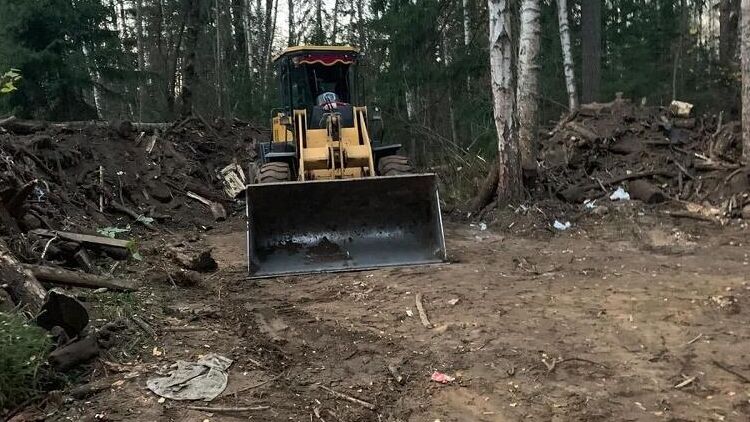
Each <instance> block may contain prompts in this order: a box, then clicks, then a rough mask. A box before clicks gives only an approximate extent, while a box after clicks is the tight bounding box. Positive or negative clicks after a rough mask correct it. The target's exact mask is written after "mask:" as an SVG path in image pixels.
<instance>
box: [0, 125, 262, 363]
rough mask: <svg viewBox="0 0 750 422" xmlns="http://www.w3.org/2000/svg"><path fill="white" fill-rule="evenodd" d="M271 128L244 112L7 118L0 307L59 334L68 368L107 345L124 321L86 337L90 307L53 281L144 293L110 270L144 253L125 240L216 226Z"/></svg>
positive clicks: (181, 252)
mask: <svg viewBox="0 0 750 422" xmlns="http://www.w3.org/2000/svg"><path fill="white" fill-rule="evenodd" d="M268 135H269V134H268V133H267V132H264V131H260V130H258V129H256V128H255V127H254V126H252V125H250V124H248V123H245V122H241V121H238V120H232V121H227V120H216V121H214V122H212V123H207V122H205V121H204V120H203V119H201V118H199V117H191V118H187V119H184V120H182V121H179V122H176V123H174V124H161V123H130V122H114V123H110V122H68V123H47V122H36V121H23V120H18V119H15V118H12V117H11V118H6V119H0V280H2V282H0V283H2V287H3V289H0V293H3V291H6V292H7V293H8V296H7V297H5V298H3V297H2V296H0V305H2V304H3V302H6V304H7V302H10V303H11V305H12V306H15V307H17V308H19V309H22V310H23V311H24V312H25V313H26V314H27V315H29V316H31V317H34V318H35V321H36V322H37V324H38V325H40V326H42V327H43V328H47V329H49V330H50V331H51V332H52V333H53V335H54V336H55V337H56V339H57V342H58V346H59V347H58V349H57V350H56V351H55V352H53V354H52V355H51V357H50V360H51V361H52V362H53V363H54V364H55V365H56V366H58V367H60V368H65V367H69V366H72V365H75V364H76V363H77V362H79V361H80V360H81V359H83V360H86V359H87V358H88V357H91V355H92V354H96V353H98V350H99V349H100V348H102V347H106V345H107V344H108V339H109V337H111V334H112V332H114V331H116V330H118V329H121V328H122V327H121V324H114V323H113V324H108V325H106V326H105V327H101V328H100V329H99V330H97V331H96V333H95V335H88V334H87V333H86V332H85V330H84V329H85V327H86V326H87V325H88V322H89V318H88V313H87V310H86V308H85V307H84V306H83V305H82V304H80V303H79V302H78V301H77V300H76V298H75V297H74V296H72V295H68V294H67V293H66V292H65V291H64V290H60V289H57V288H51V289H50V290H47V288H46V287H45V286H66V287H67V286H75V287H85V288H93V289H107V290H112V291H132V290H134V289H136V286H135V285H134V284H133V283H132V281H131V280H125V279H117V278H114V277H112V274H115V273H116V272H115V269H116V268H117V266H118V265H119V263H120V262H122V261H125V260H128V259H133V258H135V259H141V257H140V253H139V251H138V249H137V247H136V245H135V243H134V242H131V241H129V240H125V239H118V238H117V237H118V236H120V237H123V234H125V236H127V237H131V236H133V235H135V234H138V235H141V236H140V237H149V236H155V235H158V234H161V233H167V234H169V233H171V229H184V228H191V227H207V226H210V225H211V224H212V223H213V221H214V220H221V219H225V218H227V215H228V214H230V213H232V212H233V211H239V210H240V209H244V207H243V206H242V204H241V203H239V201H236V200H235V198H237V197H238V196H239V194H240V193H241V192H242V190H243V188H244V184H245V173H244V172H243V167H246V166H247V165H248V164H249V163H250V162H251V161H252V160H253V159H254V158H255V156H254V155H255V145H256V142H258V141H260V140H262V139H264V138H265V137H267V136H268ZM178 246H179V247H178ZM169 252H170V254H171V255H172V258H173V260H174V261H175V262H176V263H177V264H178V265H182V266H186V268H188V269H189V270H196V271H202V270H205V269H214V270H215V262H214V261H213V259H212V258H211V257H210V256H208V257H206V256H203V255H201V252H198V253H196V254H195V256H197V258H195V257H194V256H193V255H192V253H193V251H191V250H190V248H187V247H184V246H183V245H177V246H174V245H173V246H172V247H170V251H169ZM183 261H184V262H186V263H187V264H180V263H182V262H183ZM193 261H195V262H197V264H195V265H193V264H194V262H193ZM194 267H195V268H194ZM198 267H200V268H198ZM188 275H190V274H188ZM42 283H44V285H43V284H42Z"/></svg>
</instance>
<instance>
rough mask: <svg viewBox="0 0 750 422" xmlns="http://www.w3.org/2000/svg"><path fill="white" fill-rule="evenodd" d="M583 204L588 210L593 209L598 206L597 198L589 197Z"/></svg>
mask: <svg viewBox="0 0 750 422" xmlns="http://www.w3.org/2000/svg"><path fill="white" fill-rule="evenodd" d="M583 206H584V207H586V209H588V210H593V209H594V208H596V199H587V200H585V201H583Z"/></svg>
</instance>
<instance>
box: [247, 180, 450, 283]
mask: <svg viewBox="0 0 750 422" xmlns="http://www.w3.org/2000/svg"><path fill="white" fill-rule="evenodd" d="M246 195H247V216H248V219H247V221H248V235H247V243H248V244H247V250H248V268H249V270H250V276H251V277H252V278H262V277H273V276H278V275H290V274H306V273H319V272H336V271H352V270H365V269H372V268H378V267H386V266H399V265H419V264H431V263H438V262H442V261H444V260H445V259H446V251H445V239H444V237H443V222H442V217H441V215H440V202H439V198H438V190H437V178H436V177H435V175H434V174H424V175H405V176H394V177H369V178H362V179H338V180H324V181H307V182H289V183H268V184H255V185H249V186H247V190H246Z"/></svg>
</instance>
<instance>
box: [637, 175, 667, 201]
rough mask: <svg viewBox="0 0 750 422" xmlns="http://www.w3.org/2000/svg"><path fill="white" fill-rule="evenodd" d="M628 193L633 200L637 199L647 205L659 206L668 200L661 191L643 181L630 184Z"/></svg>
mask: <svg viewBox="0 0 750 422" xmlns="http://www.w3.org/2000/svg"><path fill="white" fill-rule="evenodd" d="M628 192H629V193H630V197H631V198H632V199H637V200H640V201H643V202H645V203H647V204H658V203H660V202H664V201H665V200H666V199H667V196H666V195H665V194H664V192H662V190H661V189H659V188H658V187H656V186H654V185H653V184H651V183H650V182H647V181H646V180H643V179H639V180H633V181H632V182H630V183H629V184H628Z"/></svg>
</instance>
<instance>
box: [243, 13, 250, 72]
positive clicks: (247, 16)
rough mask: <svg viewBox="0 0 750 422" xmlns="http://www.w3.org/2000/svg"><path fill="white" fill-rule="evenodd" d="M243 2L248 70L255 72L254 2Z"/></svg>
mask: <svg viewBox="0 0 750 422" xmlns="http://www.w3.org/2000/svg"><path fill="white" fill-rule="evenodd" d="M242 4H243V6H244V9H245V10H243V12H242V26H243V27H244V28H243V29H244V30H245V49H246V53H247V70H248V72H250V74H252V73H253V31H252V28H251V27H250V25H251V24H250V20H251V19H250V18H251V16H252V10H253V9H252V4H251V3H250V0H243V1H242Z"/></svg>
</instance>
